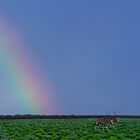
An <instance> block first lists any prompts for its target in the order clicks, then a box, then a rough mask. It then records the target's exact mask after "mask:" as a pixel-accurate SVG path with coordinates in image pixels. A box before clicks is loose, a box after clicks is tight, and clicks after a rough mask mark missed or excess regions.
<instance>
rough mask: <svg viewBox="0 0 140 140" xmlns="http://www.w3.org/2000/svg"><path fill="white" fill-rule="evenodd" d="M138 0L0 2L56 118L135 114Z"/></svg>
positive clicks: (139, 77)
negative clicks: (48, 90) (38, 72)
mask: <svg viewBox="0 0 140 140" xmlns="http://www.w3.org/2000/svg"><path fill="white" fill-rule="evenodd" d="M139 5H140V1H139V0H135V1H132V0H123V1H122V0H117V1H115V0H114V1H112V0H106V1H105V0H94V1H93V0H69V1H68V0H67V1H66V0H23V1H19V0H12V1H11V0H1V1H0V9H1V10H0V11H4V12H5V14H6V15H7V16H8V18H9V19H10V20H11V22H13V24H15V25H17V28H19V29H20V32H21V34H22V35H23V39H24V41H25V42H26V43H27V44H28V48H27V49H28V50H29V52H30V53H31V54H32V55H33V56H34V59H36V62H37V63H38V64H39V66H40V68H41V69H42V71H43V75H44V78H46V79H47V80H48V81H49V82H50V84H51V86H52V87H53V91H54V93H53V94H54V95H53V96H54V97H55V98H56V100H57V104H58V107H59V108H60V110H61V111H59V112H58V113H60V114H91V113H92V114H104V113H107V112H110V113H112V111H115V112H117V113H118V114H140V112H139V108H140V103H139V101H140V85H139V84H140V8H139Z"/></svg>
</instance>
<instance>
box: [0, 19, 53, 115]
mask: <svg viewBox="0 0 140 140" xmlns="http://www.w3.org/2000/svg"><path fill="white" fill-rule="evenodd" d="M6 21H7V20H5V19H4V18H3V17H0V79H1V80H2V81H3V83H4V85H5V90H4V93H0V95H2V94H6V95H7V96H8V97H9V98H8V99H7V101H6V102H5V104H4V105H1V106H0V114H1V113H2V112H7V113H13V114H54V113H55V109H54V100H53V97H52V96H51V94H50V93H51V90H50V89H49V88H48V87H47V85H46V84H45V83H46V82H44V79H43V77H42V74H41V71H39V68H38V67H37V66H34V65H33V64H35V62H34V63H33V58H32V57H31V55H29V54H28V53H29V52H27V50H26V51H25V44H24V43H23V42H22V41H21V39H20V37H19V35H18V34H17V31H16V30H15V29H14V28H13V27H12V28H11V25H9V22H6ZM34 61H35V60H34ZM0 92H2V91H0ZM0 98H1V99H2V98H3V96H1V97H0Z"/></svg>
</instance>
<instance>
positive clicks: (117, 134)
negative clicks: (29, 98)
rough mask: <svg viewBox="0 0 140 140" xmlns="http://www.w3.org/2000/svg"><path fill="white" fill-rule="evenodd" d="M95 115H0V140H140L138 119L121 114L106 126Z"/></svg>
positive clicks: (139, 122) (139, 120)
mask: <svg viewBox="0 0 140 140" xmlns="http://www.w3.org/2000/svg"><path fill="white" fill-rule="evenodd" d="M94 123H95V118H75V119H2V120H0V140H140V119H127V118H121V119H119V121H118V122H117V123H116V124H115V125H113V126H108V128H105V127H103V126H101V127H95V126H94V125H93V124H94Z"/></svg>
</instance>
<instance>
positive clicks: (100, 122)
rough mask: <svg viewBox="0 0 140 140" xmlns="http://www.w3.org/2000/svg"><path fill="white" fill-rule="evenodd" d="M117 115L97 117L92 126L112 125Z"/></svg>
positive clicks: (116, 119)
mask: <svg viewBox="0 0 140 140" xmlns="http://www.w3.org/2000/svg"><path fill="white" fill-rule="evenodd" d="M116 116H117V115H115V116H112V115H109V116H106V117H103V118H97V119H96V122H95V124H94V126H95V127H96V126H105V127H106V128H107V126H110V125H111V126H113V125H114V124H115V123H116V122H117V121H119V120H118V118H117V117H116Z"/></svg>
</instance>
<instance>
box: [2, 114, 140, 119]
mask: <svg viewBox="0 0 140 140" xmlns="http://www.w3.org/2000/svg"><path fill="white" fill-rule="evenodd" d="M108 116H109V115H32V114H25V115H21V114H16V115H0V119H74V118H102V117H108ZM112 116H116V117H118V118H140V115H112Z"/></svg>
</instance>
